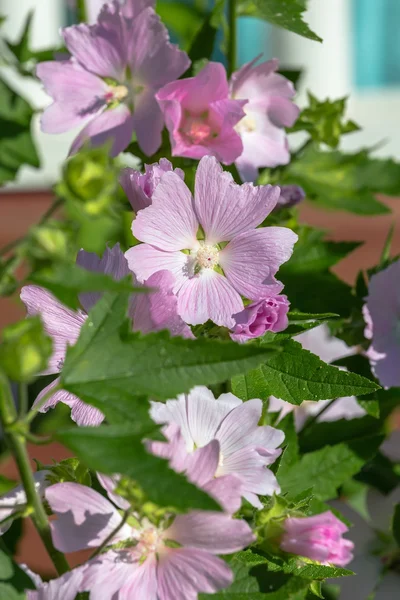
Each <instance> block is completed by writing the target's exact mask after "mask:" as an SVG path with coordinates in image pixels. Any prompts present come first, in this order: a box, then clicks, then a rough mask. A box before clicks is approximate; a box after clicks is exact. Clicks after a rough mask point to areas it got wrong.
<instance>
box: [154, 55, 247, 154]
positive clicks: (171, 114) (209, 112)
mask: <svg viewBox="0 0 400 600" xmlns="http://www.w3.org/2000/svg"><path fill="white" fill-rule="evenodd" d="M156 98H157V101H158V103H159V105H160V108H161V110H162V112H163V114H164V118H165V123H166V126H167V129H168V131H169V134H170V141H171V147H172V156H186V157H188V158H197V159H198V158H202V156H206V155H207V154H208V155H213V156H216V158H217V159H218V160H219V161H220V162H222V163H224V164H227V165H228V164H231V163H232V162H233V161H234V160H235V159H237V158H238V156H240V155H241V153H242V151H243V144H242V141H241V139H240V136H239V134H238V133H237V132H236V130H235V125H236V124H237V123H238V122H239V121H240V120H241V119H242V118H243V117H244V114H245V113H244V112H243V106H244V104H246V100H232V99H231V98H229V85H228V79H227V76H226V70H225V67H224V66H223V65H222V64H221V63H217V62H209V63H208V64H207V65H206V66H205V67H204V68H203V69H202V70H201V71H200V72H199V73H198V74H197V75H196V76H195V77H188V78H186V79H179V80H178V81H173V82H171V83H168V84H167V85H166V86H165V87H163V88H162V89H161V90H159V92H158V93H157V94H156Z"/></svg>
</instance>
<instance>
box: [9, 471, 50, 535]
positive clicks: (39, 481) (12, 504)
mask: <svg viewBox="0 0 400 600" xmlns="http://www.w3.org/2000/svg"><path fill="white" fill-rule="evenodd" d="M48 474H49V471H37V472H36V473H34V475H33V477H34V480H35V488H36V491H37V492H38V493H39V495H40V496H43V495H44V490H45V489H46V487H47V486H48V485H50V484H49V482H48V481H47V480H46V477H47V475H48ZM26 506H27V499H26V493H25V490H24V487H23V486H22V485H17V487H15V488H13V489H12V490H10V491H9V492H7V493H6V494H3V495H2V496H0V522H1V521H3V520H4V519H7V517H11V515H12V514H14V513H15V512H17V511H19V510H23V509H24V508H26ZM11 525H12V520H11V519H10V520H9V521H8V522H7V523H5V524H4V525H2V526H1V527H0V535H3V533H5V532H6V531H8V529H9V528H10V527H11Z"/></svg>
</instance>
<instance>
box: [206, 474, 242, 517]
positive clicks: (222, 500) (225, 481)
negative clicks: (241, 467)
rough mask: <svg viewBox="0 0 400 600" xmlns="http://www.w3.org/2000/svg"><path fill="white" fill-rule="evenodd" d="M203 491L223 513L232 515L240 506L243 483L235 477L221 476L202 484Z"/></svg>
mask: <svg viewBox="0 0 400 600" xmlns="http://www.w3.org/2000/svg"><path fill="white" fill-rule="evenodd" d="M202 487H203V489H204V490H205V491H206V492H207V493H208V494H210V496H212V497H213V498H215V500H216V501H217V502H219V504H220V505H221V506H222V508H223V509H224V511H226V512H227V513H229V514H233V513H235V512H236V511H238V510H239V508H240V506H241V504H242V495H243V482H242V480H241V479H240V478H239V477H238V476H236V475H222V476H220V477H216V478H215V479H211V480H210V481H209V482H208V483H206V484H204V485H203V486H202Z"/></svg>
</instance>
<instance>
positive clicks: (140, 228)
mask: <svg viewBox="0 0 400 600" xmlns="http://www.w3.org/2000/svg"><path fill="white" fill-rule="evenodd" d="M278 197H279V188H276V187H271V186H262V187H254V186H253V185H252V184H243V185H241V186H239V185H237V184H235V183H234V181H233V179H232V177H231V175H230V174H229V173H226V172H223V171H222V168H221V166H220V165H219V164H218V162H217V161H216V159H215V158H214V157H211V156H206V157H204V158H202V159H201V161H200V164H199V166H198V169H197V173H196V183H195V194H194V198H193V197H192V194H191V192H190V190H189V189H188V187H187V186H186V184H185V183H184V182H183V181H182V179H181V178H180V177H179V176H178V175H177V174H176V173H165V175H164V176H163V177H162V180H161V182H160V183H159V184H158V186H157V188H156V190H155V192H154V194H153V198H152V204H151V206H148V207H147V208H145V209H144V210H141V211H139V213H138V214H137V216H136V219H135V220H134V221H133V224H132V231H133V235H134V236H135V237H136V238H137V239H138V240H140V241H142V242H144V243H143V244H139V245H137V246H134V247H133V248H131V249H130V250H128V251H127V252H126V254H125V256H126V258H127V260H128V264H129V267H130V269H131V270H132V271H133V272H134V273H135V275H136V277H137V279H138V280H139V281H140V282H143V281H145V280H146V279H148V278H149V277H150V275H152V274H153V273H154V272H156V271H159V270H160V269H167V270H169V271H171V272H172V273H173V274H174V276H175V279H176V284H175V288H174V293H175V294H176V295H177V297H178V314H179V315H180V316H181V317H182V319H183V320H184V321H185V322H186V323H188V324H191V325H196V324H200V323H205V322H206V321H207V320H208V319H211V320H212V321H214V323H216V324H217V325H224V326H226V327H229V328H231V327H234V325H235V321H234V319H233V317H232V315H233V314H235V313H238V312H240V311H241V310H243V301H242V298H241V295H243V296H245V297H247V298H249V299H251V300H261V299H262V298H267V297H269V296H271V295H272V294H278V293H279V292H280V291H281V290H282V288H283V285H282V284H281V283H280V282H278V281H277V280H276V279H275V274H276V272H277V271H278V269H279V266H280V265H281V264H282V263H284V262H285V261H287V260H288V259H289V258H290V256H291V254H292V250H293V245H294V243H295V241H296V240H297V235H296V234H295V233H293V231H292V230H291V229H286V228H284V227H266V228H259V229H256V227H257V226H258V225H259V224H260V223H262V221H263V220H264V219H265V218H266V216H267V215H268V214H269V213H270V212H271V210H272V209H273V208H274V206H275V205H276V202H277V200H278ZM200 226H201V228H202V229H200V230H199V227H200ZM201 231H202V232H204V237H205V239H200V240H198V239H197V237H196V236H197V234H198V233H199V232H201ZM221 269H223V273H222V272H221Z"/></svg>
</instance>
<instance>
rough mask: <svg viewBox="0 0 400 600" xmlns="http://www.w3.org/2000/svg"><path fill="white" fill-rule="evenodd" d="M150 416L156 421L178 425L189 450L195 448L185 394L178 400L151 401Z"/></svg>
mask: <svg viewBox="0 0 400 600" xmlns="http://www.w3.org/2000/svg"><path fill="white" fill-rule="evenodd" d="M150 416H151V418H152V419H153V421H155V422H156V423H168V424H169V423H174V424H175V425H177V426H178V427H179V429H180V432H181V434H182V436H183V438H184V440H185V443H186V446H187V450H188V452H191V451H192V450H193V449H194V441H193V438H192V434H191V432H190V429H189V425H188V419H187V412H186V397H185V396H184V395H183V394H182V395H180V396H178V400H167V402H166V403H165V404H164V403H162V402H152V401H150Z"/></svg>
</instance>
